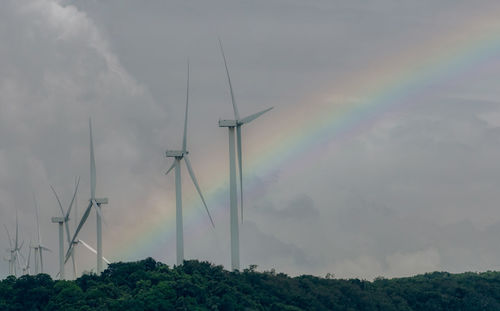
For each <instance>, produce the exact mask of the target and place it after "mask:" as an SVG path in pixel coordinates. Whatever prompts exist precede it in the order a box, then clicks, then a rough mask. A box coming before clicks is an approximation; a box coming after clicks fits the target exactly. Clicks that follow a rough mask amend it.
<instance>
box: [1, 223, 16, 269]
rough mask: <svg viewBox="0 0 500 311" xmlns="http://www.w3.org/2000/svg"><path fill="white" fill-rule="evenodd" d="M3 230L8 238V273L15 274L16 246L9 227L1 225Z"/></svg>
mask: <svg viewBox="0 0 500 311" xmlns="http://www.w3.org/2000/svg"><path fill="white" fill-rule="evenodd" d="M3 226H4V228H5V231H6V232H7V238H8V239H9V250H8V251H9V254H10V258H9V260H8V261H9V275H15V262H16V246H15V245H14V241H13V240H12V239H11V237H10V233H9V229H7V226H6V225H3Z"/></svg>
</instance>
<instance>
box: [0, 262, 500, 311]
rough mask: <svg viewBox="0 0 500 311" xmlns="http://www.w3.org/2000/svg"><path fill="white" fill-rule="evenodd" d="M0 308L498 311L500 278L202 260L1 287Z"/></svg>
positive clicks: (123, 266) (121, 266)
mask: <svg viewBox="0 0 500 311" xmlns="http://www.w3.org/2000/svg"><path fill="white" fill-rule="evenodd" d="M0 310H23V311H27V310H119V311H125V310H353V311H354V310H384V311H390V310H425V311H430V310H500V273H499V272H486V273H463V274H450V273H446V272H434V273H429V274H425V275H419V276H415V277H409V278H398V279H376V280H375V281H373V282H368V281H363V280H358V279H352V280H340V279H332V278H318V277H313V276H299V277H293V278H292V277H289V276H287V275H285V274H282V273H278V274H277V273H275V272H273V271H271V272H257V271H255V269H254V267H252V268H251V269H246V270H244V271H243V272H228V271H225V270H224V269H223V268H222V267H221V266H214V265H212V264H210V263H207V262H198V261H194V260H193V261H186V262H185V263H184V265H182V266H177V267H173V268H171V267H169V266H167V265H165V264H162V263H160V262H156V261H154V260H153V259H151V258H148V259H145V260H142V261H138V262H131V263H121V262H120V263H113V264H111V265H109V267H108V269H107V270H106V271H104V272H103V273H102V275H100V276H97V275H94V274H88V275H83V276H82V277H80V278H79V279H77V280H75V281H58V280H52V279H51V278H50V276H48V275H46V274H39V275H36V276H28V275H26V276H22V277H20V278H17V279H16V278H15V277H13V276H9V277H7V278H6V279H4V280H2V281H0Z"/></svg>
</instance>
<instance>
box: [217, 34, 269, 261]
mask: <svg viewBox="0 0 500 311" xmlns="http://www.w3.org/2000/svg"><path fill="white" fill-rule="evenodd" d="M219 47H220V50H221V54H222V58H223V60H224V67H225V68H226V76H227V82H228V84H229V91H230V94H231V103H232V104H233V111H234V120H219V127H227V128H228V132H229V205H230V209H229V214H230V224H231V226H230V227H231V268H232V269H233V270H239V269H240V241H239V239H240V237H239V235H240V233H239V223H238V199H237V188H236V187H237V186H236V158H235V150H234V143H235V137H234V136H235V135H234V134H235V133H234V132H235V129H236V145H237V149H238V166H239V177H240V206H241V221H243V159H242V157H243V155H242V146H241V145H242V143H241V127H242V126H243V124H246V123H250V122H252V121H253V120H255V119H257V118H258V117H260V116H261V115H263V114H264V113H266V112H268V111H269V110H271V109H273V107H271V108H267V109H265V110H262V111H260V112H257V113H255V114H252V115H249V116H248V117H245V118H242V119H240V115H239V113H238V107H237V106H236V101H235V99H234V92H233V86H232V84H231V77H230V75H229V69H228V66H227V61H226V56H225V55H224V49H223V47H222V41H221V40H220V39H219Z"/></svg>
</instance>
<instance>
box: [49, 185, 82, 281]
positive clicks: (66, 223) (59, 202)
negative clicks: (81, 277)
mask: <svg viewBox="0 0 500 311" xmlns="http://www.w3.org/2000/svg"><path fill="white" fill-rule="evenodd" d="M79 185H80V177H78V179H77V181H76V185H75V191H74V192H73V197H72V199H71V202H70V203H69V207H68V210H67V211H66V212H64V208H63V207H62V204H61V200H60V199H59V196H58V195H57V192H56V190H55V189H54V187H52V185H50V189H52V192H53V193H54V196H55V197H56V200H57V203H58V205H59V209H60V211H61V216H62V218H63V223H64V227H65V229H66V239H67V241H68V245H70V243H71V236H70V233H69V224H68V222H69V215H70V213H71V208H72V207H73V203H74V202H75V198H76V193H77V192H78V186H79ZM59 243H61V242H59ZM71 260H72V263H73V275H74V277H75V278H76V263H75V256H74V254H73V253H71Z"/></svg>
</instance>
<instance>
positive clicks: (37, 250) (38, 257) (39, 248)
mask: <svg viewBox="0 0 500 311" xmlns="http://www.w3.org/2000/svg"><path fill="white" fill-rule="evenodd" d="M34 201H35V217H36V230H37V242H36V243H37V244H35V245H33V246H31V242H30V247H31V248H33V250H34V256H35V274H38V272H40V273H43V251H49V252H50V251H51V250H50V249H48V248H47V247H45V246H44V245H43V243H42V235H41V234H40V222H39V214H38V204H37V202H36V198H34ZM39 267H40V271H38V268H39Z"/></svg>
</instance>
